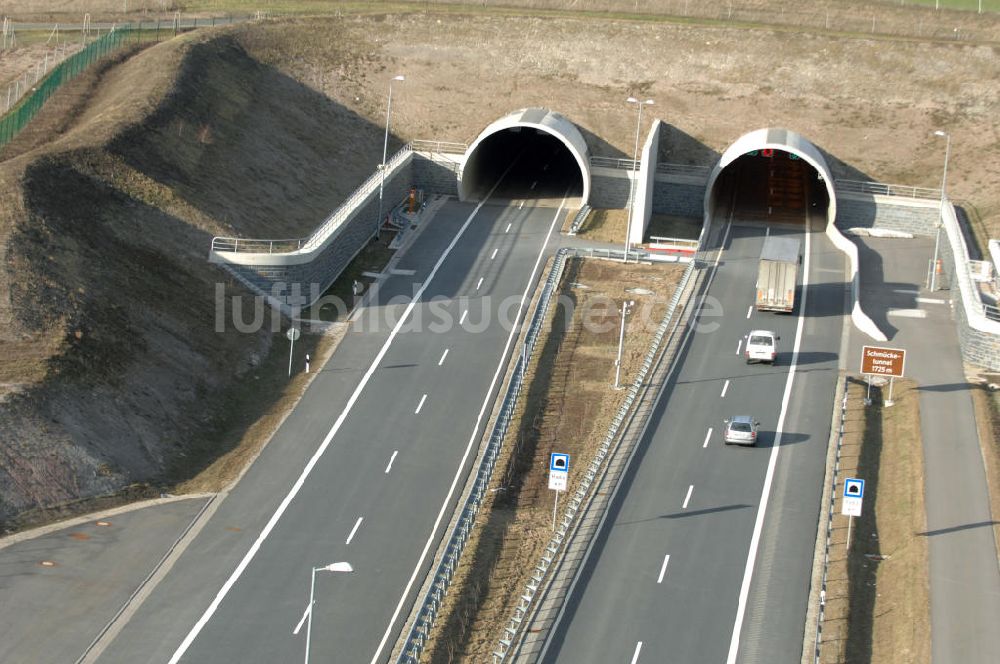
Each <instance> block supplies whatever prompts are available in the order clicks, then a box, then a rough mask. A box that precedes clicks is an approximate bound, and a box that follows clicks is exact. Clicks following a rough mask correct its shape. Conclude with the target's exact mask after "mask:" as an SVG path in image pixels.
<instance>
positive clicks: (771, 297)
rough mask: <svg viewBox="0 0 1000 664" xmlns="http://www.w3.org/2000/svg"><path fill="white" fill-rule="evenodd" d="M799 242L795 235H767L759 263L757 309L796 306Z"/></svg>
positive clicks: (789, 308)
mask: <svg viewBox="0 0 1000 664" xmlns="http://www.w3.org/2000/svg"><path fill="white" fill-rule="evenodd" d="M799 246H800V242H799V240H798V239H797V238H794V237H782V236H780V235H778V236H775V235H770V236H768V237H767V238H765V239H764V249H763V250H762V251H761V252H760V265H759V266H758V267H757V300H756V305H757V310H758V311H783V312H786V313H790V312H791V311H792V309H794V308H795V281H796V277H797V276H798V271H799Z"/></svg>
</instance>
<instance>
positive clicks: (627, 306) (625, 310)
mask: <svg viewBox="0 0 1000 664" xmlns="http://www.w3.org/2000/svg"><path fill="white" fill-rule="evenodd" d="M634 304H635V301H634V300H625V301H623V302H622V328H621V332H619V333H618V359H617V360H615V389H616V390H620V389H622V388H621V382H620V379H621V375H622V347H623V346H624V345H625V317H626V316H628V314H629V312H630V311H631V310H632V305H634Z"/></svg>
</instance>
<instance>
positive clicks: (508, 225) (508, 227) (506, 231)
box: [504, 221, 514, 233]
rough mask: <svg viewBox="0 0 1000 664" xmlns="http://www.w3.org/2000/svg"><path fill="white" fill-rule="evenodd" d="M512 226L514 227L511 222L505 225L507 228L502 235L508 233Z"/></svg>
mask: <svg viewBox="0 0 1000 664" xmlns="http://www.w3.org/2000/svg"><path fill="white" fill-rule="evenodd" d="M513 225H514V222H513V221H512V222H510V223H509V224H507V228H506V230H504V233H510V227H511V226H513Z"/></svg>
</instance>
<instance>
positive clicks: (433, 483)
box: [101, 202, 561, 662]
mask: <svg viewBox="0 0 1000 664" xmlns="http://www.w3.org/2000/svg"><path fill="white" fill-rule="evenodd" d="M472 209H473V207H472V206H471V205H464V204H459V203H454V202H450V203H448V204H446V205H445V207H444V208H442V210H441V211H439V212H438V214H437V218H436V219H435V220H434V221H433V222H431V223H430V224H429V225H428V226H427V228H426V229H424V231H423V233H422V234H421V236H420V237H419V238H418V239H417V241H416V242H415V243H414V245H413V246H412V247H411V248H410V250H409V251H408V252H407V254H406V256H405V257H404V258H403V260H401V261H400V263H399V264H398V265H397V269H398V270H399V272H401V273H407V272H408V271H410V270H412V271H413V274H412V275H409V274H400V275H399V276H394V277H390V278H389V279H386V280H385V281H384V282H383V283H382V284H381V294H380V297H379V303H378V304H376V305H375V306H371V307H369V308H367V309H366V311H365V315H363V316H361V317H359V320H358V321H357V322H356V323H355V324H354V326H353V327H352V330H351V332H349V334H348V336H347V337H346V338H345V340H344V342H343V343H342V346H341V347H340V348H339V349H338V351H337V352H336V354H335V355H334V357H333V358H332V359H331V362H330V363H328V365H327V366H326V367H325V369H324V370H323V372H322V374H321V375H320V376H318V377H317V379H316V380H315V382H314V383H313V385H312V386H311V387H310V389H309V390H308V391H307V393H306V395H305V396H304V398H303V400H302V402H301V404H300V406H299V407H298V408H297V409H296V410H295V411H294V412H293V413H292V414H291V415H290V416H289V418H288V420H286V422H285V424H284V425H283V426H282V427H281V428H280V429H279V431H278V432H277V434H276V435H275V437H274V439H273V440H272V441H271V443H270V444H269V446H268V447H267V448H266V449H265V451H264V453H263V454H262V455H261V458H260V459H259V460H258V461H257V462H256V463H255V464H254V465H253V466H252V467H251V469H250V470H249V471H248V474H247V476H246V477H245V478H244V479H243V480H242V481H241V482H240V483H239V484H238V485H237V486H236V487H235V488H234V490H233V491H232V493H231V495H230V496H229V497H228V498H227V499H226V500H225V501H224V502H223V503H222V505H221V506H220V507H219V509H218V511H217V512H216V513H215V514H214V515H213V517H212V518H211V519H210V520H209V521H208V523H207V524H206V525H205V526H204V528H203V530H202V533H201V534H200V535H199V537H197V538H196V539H195V540H194V541H193V542H192V544H191V545H190V546H189V547H188V549H187V551H186V552H185V553H184V555H183V556H181V558H180V559H179V560H178V561H177V563H176V565H175V566H174V569H173V570H172V571H171V573H170V574H169V575H168V576H167V577H166V578H165V579H164V580H163V581H162V582H161V583H160V584H159V585H158V586H157V587H156V589H155V590H154V591H153V592H152V594H151V596H150V597H149V598H147V599H146V600H145V602H144V603H143V604H142V606H141V607H140V608H139V609H138V610H137V611H136V613H135V615H134V616H133V617H132V618H131V620H130V622H129V623H128V625H127V626H126V628H125V629H124V630H122V632H121V633H120V634H119V635H118V637H117V638H116V639H115V640H114V641H113V642H112V643H111V645H110V647H109V648H108V649H107V650H106V651H105V653H104V656H103V657H102V658H101V661H108V662H134V661H167V660H169V659H171V657H175V658H177V659H179V661H185V662H187V661H190V662H232V661H245V662H274V661H294V660H295V659H297V658H300V657H302V655H303V653H304V647H305V638H304V632H305V629H304V628H303V627H302V626H301V622H302V619H303V617H304V615H305V609H306V605H307V601H308V595H309V581H310V578H309V571H310V568H311V567H313V566H321V565H325V564H327V563H330V562H334V561H342V560H346V561H349V562H351V564H352V565H353V566H354V567H355V570H356V571H355V573H353V574H329V573H321V574H320V575H319V576H318V578H317V584H316V586H317V604H316V606H315V614H314V623H313V627H314V629H313V634H312V654H313V656H314V657H315V660H316V661H328V660H335V661H345V662H362V661H369V660H372V658H373V656H374V655H375V653H376V652H379V653H380V654H379V659H380V660H381V661H384V659H385V658H386V657H387V655H388V651H389V649H390V648H391V645H392V642H393V641H394V639H395V635H396V634H397V633H398V631H399V629H400V627H401V622H402V619H403V618H402V617H403V616H404V615H405V611H406V609H407V608H408V607H409V604H410V603H411V602H412V599H413V595H414V594H415V589H416V586H418V585H419V579H421V578H422V576H423V573H424V572H425V571H426V569H427V568H428V567H429V565H430V563H431V559H430V555H424V554H426V553H427V552H428V551H433V544H434V542H433V541H431V540H430V539H429V538H430V537H431V533H432V530H434V527H435V526H436V525H439V523H438V522H439V521H440V520H441V519H442V518H443V521H444V522H445V523H446V522H447V514H449V513H450V511H448V510H442V507H443V505H444V502H445V499H446V496H447V495H448V494H449V491H450V490H451V489H452V485H453V480H454V478H455V477H456V474H458V475H461V474H462V473H464V472H466V471H467V469H468V465H469V461H470V460H471V456H473V455H474V451H473V452H471V453H470V451H469V450H470V441H471V440H474V439H476V432H477V431H479V430H480V429H481V425H482V422H481V421H477V418H478V417H479V415H480V413H481V411H482V409H483V405H484V402H487V401H489V394H488V393H489V392H490V389H491V385H492V381H493V379H494V376H495V373H496V371H497V368H498V366H499V364H500V361H501V353H502V351H503V349H504V347H505V343H506V342H507V339H508V330H506V329H504V326H503V325H500V324H499V322H498V316H497V309H498V308H505V309H506V310H507V311H511V310H513V309H516V305H517V302H518V301H519V299H520V298H521V297H522V294H523V293H524V292H525V290H526V289H527V288H528V286H529V282H530V281H531V275H532V272H533V269H534V268H535V267H536V266H537V265H538V261H539V256H540V254H542V253H544V252H545V251H547V250H546V249H543V246H545V244H546V241H547V239H549V238H550V233H551V232H552V229H553V227H554V225H555V224H556V223H558V222H557V221H556V220H557V217H558V221H561V215H557V211H556V209H555V208H533V207H532V206H531V205H530V204H529V205H525V206H524V207H523V208H522V209H519V208H518V207H517V206H512V207H503V206H490V205H487V206H484V207H483V208H482V209H481V210H480V211H479V213H478V214H477V215H476V217H475V219H473V220H472V222H471V223H469V225H468V226H467V227H466V229H465V231H464V233H463V235H462V236H461V238H460V240H459V241H458V242H457V243H456V244H455V245H454V247H453V248H452V250H451V252H450V253H449V254H448V256H447V258H446V259H445V260H444V261H443V262H441V263H440V265H438V266H437V272H436V273H435V275H434V277H433V279H431V280H430V281H429V283H428V282H427V279H428V278H429V277H430V275H431V273H432V270H433V269H434V268H435V266H436V265H437V260H438V257H439V256H440V255H441V252H442V250H443V249H444V248H445V247H446V246H447V245H448V243H449V242H450V241H451V239H452V238H453V237H454V236H455V235H456V234H457V233H458V232H459V230H460V229H461V228H462V226H463V224H465V222H466V220H467V218H468V215H469V213H470V212H471V211H472ZM480 280H482V281H480ZM418 283H419V284H427V289H426V291H425V292H424V293H423V296H422V303H421V304H418V305H417V306H416V307H415V308H414V311H415V312H417V313H419V314H420V316H419V318H420V320H421V323H422V324H421V325H419V326H412V327H414V328H415V329H410V327H404V328H403V329H402V330H401V331H400V332H399V333H398V334H397V335H396V336H395V337H394V339H393V341H392V344H391V345H389V346H388V347H387V349H386V351H385V353H384V355H383V356H382V357H381V358H379V361H378V362H377V366H376V367H375V368H374V369H373V370H371V371H368V365H369V364H370V363H371V362H372V359H373V358H374V357H375V356H376V353H377V352H379V349H381V348H382V347H383V344H384V343H385V341H386V339H387V337H388V335H389V329H390V327H391V323H392V322H394V320H395V319H398V315H399V314H400V313H401V312H402V310H403V309H404V308H405V306H406V305H405V304H402V303H393V302H391V300H392V299H393V298H394V297H395V298H398V297H401V296H412V294H413V292H414V285H415V284H418ZM511 301H513V303H514V304H513V305H511ZM483 312H489V321H490V322H489V324H483V319H484V313H483ZM446 318H447V319H450V321H451V324H449V323H448V320H447V319H446ZM435 323H436V324H437V325H435ZM366 377H367V384H366V385H364V388H363V389H362V390H361V391H360V393H359V394H358V395H357V398H356V400H354V401H353V404H352V408H351V410H350V411H349V412H348V413H347V415H346V417H344V418H343V419H342V422H341V426H340V428H339V430H337V431H336V434H335V435H334V436H333V437H332V439H331V440H330V445H329V447H328V448H327V449H326V451H325V453H324V454H322V455H319V456H318V458H317V459H316V460H315V462H314V465H313V466H312V470H311V473H310V474H309V476H308V478H307V480H306V481H304V482H303V483H302V485H301V489H300V490H299V491H298V493H297V495H295V496H294V499H292V500H286V502H285V504H286V507H285V508H284V511H283V513H282V516H281V518H280V519H278V520H277V521H274V520H273V517H272V515H273V514H274V513H275V510H277V509H279V506H280V505H281V504H282V500H283V499H285V497H286V495H287V492H288V490H289V489H290V488H291V487H292V486H293V485H294V484H295V483H296V481H297V480H298V479H299V476H300V473H302V469H303V468H304V467H305V466H306V464H307V463H309V462H310V461H309V460H310V458H312V457H313V455H314V453H315V452H316V450H317V448H318V447H319V446H320V444H321V442H322V441H323V440H324V438H325V437H326V436H327V435H328V432H329V431H330V428H331V424H333V422H334V419H335V418H337V417H338V416H339V415H341V413H343V412H344V409H345V406H346V404H348V403H351V390H352V386H353V385H355V384H357V383H358V381H359V380H365V378H366ZM459 484H460V482H459ZM455 497H456V496H455V493H452V496H451V500H452V502H453V501H454V499H455ZM269 523H271V524H272V526H271V529H270V530H269V531H268V535H267V537H266V539H263V540H261V539H260V533H261V532H262V531H265V529H267V528H268V527H269V526H268V524H269ZM441 530H442V528H440V527H439V528H437V529H436V532H435V535H436V536H437V537H440V534H441ZM255 546H256V547H258V548H257V549H256V552H255V554H254V555H253V556H252V558H251V559H249V560H247V557H246V556H247V552H248V551H250V550H252V548H253V547H255ZM241 561H244V562H243V563H242V570H243V571H242V573H241V574H239V575H238V577H237V576H234V574H233V572H234V570H235V569H238V568H239V567H240V565H241ZM418 561H421V562H420V564H419V565H418ZM226 584H229V587H228V588H227V590H226V592H225V594H224V596H221V594H220V589H221V588H225V587H226ZM213 598H215V599H216V604H215V610H214V612H212V613H211V614H210V615H208V614H206V613H205V611H206V608H207V607H209V606H210V603H212V602H213ZM199 620H200V621H201V622H200V623H199ZM196 624H200V625H201V627H200V629H199V631H197V633H194V632H191V631H190V630H191V629H192V626H194V625H196ZM296 628H298V629H296ZM296 631H297V632H298V633H295V632H296ZM186 637H187V640H185V638H186ZM182 643H184V644H185V647H182V648H181V649H180V650H178V648H179V646H181V645H182ZM380 646H381V649H380Z"/></svg>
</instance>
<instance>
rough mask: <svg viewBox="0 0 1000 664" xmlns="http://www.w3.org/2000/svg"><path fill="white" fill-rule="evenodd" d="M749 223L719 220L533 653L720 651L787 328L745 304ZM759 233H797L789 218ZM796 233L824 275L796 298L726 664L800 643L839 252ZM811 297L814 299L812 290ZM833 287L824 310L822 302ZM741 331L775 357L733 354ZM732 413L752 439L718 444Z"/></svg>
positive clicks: (835, 340) (615, 657) (635, 656)
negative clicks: (701, 289)
mask: <svg viewBox="0 0 1000 664" xmlns="http://www.w3.org/2000/svg"><path fill="white" fill-rule="evenodd" d="M763 231H764V229H763V227H760V226H756V227H743V226H739V225H736V226H733V227H732V229H731V233H730V237H729V244H728V246H727V248H726V251H725V252H724V254H723V255H722V257H721V263H720V265H719V268H718V271H717V272H716V274H715V278H714V281H713V283H712V285H711V288H710V290H709V291H708V295H709V298H708V300H707V302H706V303H705V305H704V307H703V308H702V310H701V312H702V313H701V315H700V316H699V317H698V320H697V325H696V327H695V328H694V332H693V333H692V334H691V336H690V338H689V340H688V344H687V346H686V347H685V349H684V351H683V352H682V354H681V356H680V360H679V361H680V365H679V369H678V371H677V372H676V373H675V374H674V375H673V376H672V378H671V384H670V385H668V387H667V391H666V395H665V397H664V399H662V400H661V402H660V403H659V404H658V405H657V408H656V409H655V411H654V414H653V417H652V421H651V424H650V428H649V430H648V431H647V434H646V436H645V437H644V439H643V440H642V441H641V442H640V448H639V450H637V452H636V456H635V458H633V460H632V464H631V466H630V469H629V472H628V473H627V475H626V476H625V478H624V479H623V482H622V486H621V487H620V489H619V490H618V493H617V495H616V497H615V500H614V502H613V506H612V508H611V511H610V512H609V515H608V516H607V517H606V519H605V522H604V525H603V527H602V529H601V533H600V534H599V535H598V540H597V541H596V542H595V544H594V548H593V550H592V551H591V555H590V557H589V559H588V561H587V563H586V564H585V565H584V567H583V569H582V571H581V574H580V576H579V578H578V579H577V581H576V584H575V587H574V590H573V593H572V595H571V597H570V599H569V601H568V602H567V607H566V609H565V612H564V614H563V616H562V619H561V621H560V623H559V626H558V627H557V628H556V630H555V631H554V633H553V635H552V637H551V639H550V642H549V644H548V648H547V650H546V652H545V655H544V657H543V661H546V662H579V661H626V662H679V663H693V662H724V661H727V658H728V657H729V656H730V642H731V638H732V635H733V632H734V624H735V622H736V619H737V606H738V602H739V597H740V589H741V586H742V585H743V583H744V577H745V571H746V565H747V559H748V552H749V550H750V546H751V539H752V536H753V533H754V525H755V519H756V517H757V511H758V505H759V504H760V502H761V493H762V487H763V486H764V483H765V478H766V477H767V470H768V464H769V461H770V457H771V452H772V449H771V448H772V446H773V444H774V443H775V440H776V435H775V432H776V430H777V426H778V420H779V416H780V411H781V403H782V396H783V394H784V392H785V388H786V381H787V376H788V371H789V362H790V361H791V355H792V353H791V351H792V345H793V342H794V338H795V331H796V325H797V322H798V321H797V317H790V316H781V315H774V314H767V313H757V312H755V311H753V310H752V309H751V307H750V305H751V304H752V301H753V284H754V282H755V277H756V265H757V258H758V256H759V252H760V248H761V245H762V242H763ZM771 232H775V233H783V234H785V233H793V234H794V233H795V231H794V230H793V229H792V227H777V228H775V229H772V231H771ZM800 236H801V233H800ZM810 239H811V241H812V243H814V244H817V245H818V249H819V253H820V254H821V255H822V256H823V259H822V261H821V263H817V264H815V265H813V266H812V267H813V269H812V270H811V272H812V273H813V277H814V278H815V279H816V280H818V281H821V282H822V283H821V285H820V291H818V292H819V293H820V294H821V295H822V297H814V299H815V300H817V301H819V302H818V303H817V305H816V308H814V304H812V303H809V304H808V306H807V309H806V315H807V318H806V319H805V321H804V322H807V323H808V324H807V325H804V328H805V330H806V332H807V334H806V335H805V338H804V341H803V346H802V351H803V352H802V354H801V357H802V358H803V359H804V360H806V361H807V362H808V364H804V365H803V366H801V367H799V368H798V375H797V377H796V378H795V383H794V389H793V390H792V392H791V399H790V404H789V408H788V412H787V415H786V419H785V422H784V430H783V435H782V437H781V448H780V450H779V455H778V458H777V460H776V461H777V463H776V465H775V469H774V474H773V478H772V480H773V482H772V485H771V493H770V496H771V504H770V506H769V509H768V513H767V514H768V518H767V520H766V521H765V522H764V523H763V529H762V536H761V538H760V546H759V550H758V556H757V560H756V569H755V576H754V577H753V579H754V582H753V584H751V585H749V586H748V591H747V598H746V604H745V606H746V618H745V622H744V624H741V634H740V637H741V638H740V640H739V644H740V651H739V657H738V658H737V660H738V661H740V662H751V661H753V662H757V661H760V662H765V661H767V662H783V661H793V660H794V661H798V658H799V656H800V653H801V647H802V633H803V632H802V629H803V623H804V615H805V609H806V598H807V596H808V590H809V570H810V567H811V562H812V547H813V544H814V542H815V534H816V523H817V519H818V513H819V496H820V492H821V489H822V473H823V464H824V455H825V450H826V441H827V438H828V434H829V425H830V410H831V407H832V395H833V389H834V385H835V380H836V371H835V366H836V353H837V350H838V349H839V336H840V329H841V322H840V319H839V318H836V317H832V316H834V315H835V314H836V313H839V311H840V308H841V306H842V301H843V277H842V265H843V262H842V258H839V257H837V256H835V255H834V253H832V252H831V251H829V249H831V248H829V247H828V246H827V243H826V242H825V238H823V237H822V236H819V234H818V233H812V234H811V237H810ZM838 260H839V262H837V261H838ZM820 265H822V267H820ZM832 265H835V266H836V267H831V266H832ZM831 269H834V270H835V271H836V273H837V275H836V276H832V277H831V275H833V273H832V272H828V270H831ZM809 292H810V294H815V293H817V291H816V289H815V287H813V286H810V287H809ZM831 297H832V298H834V299H835V300H836V303H837V306H836V307H832V306H831V305H830V304H829V300H830V298H831ZM800 302H801V295H800ZM718 314H721V315H718ZM748 314H749V316H748ZM817 314H822V315H817ZM752 327H765V328H768V329H773V330H775V331H776V332H778V334H780V336H781V338H782V339H781V346H780V351H781V355H780V356H779V362H778V365H777V366H775V367H768V366H766V365H764V366H761V365H757V366H747V365H745V363H744V361H743V359H742V358H741V357H740V356H739V355H737V350H738V348H739V345H740V340H741V337H742V336H743V334H745V333H746V332H747V331H748V330H749V329H750V328H752ZM806 376H808V378H806ZM734 414H751V415H754V416H756V417H757V419H759V420H760V422H761V432H762V433H761V441H760V446H759V447H758V448H754V449H742V448H736V447H731V448H726V447H724V445H723V444H722V440H721V429H722V426H723V419H724V418H725V417H727V416H729V415H734ZM765 632H766V638H764V636H765Z"/></svg>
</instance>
